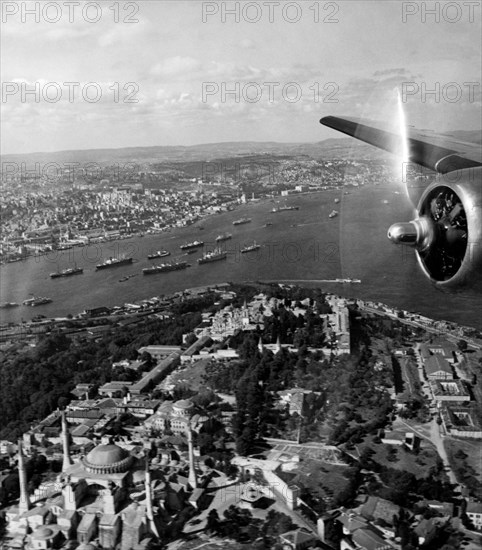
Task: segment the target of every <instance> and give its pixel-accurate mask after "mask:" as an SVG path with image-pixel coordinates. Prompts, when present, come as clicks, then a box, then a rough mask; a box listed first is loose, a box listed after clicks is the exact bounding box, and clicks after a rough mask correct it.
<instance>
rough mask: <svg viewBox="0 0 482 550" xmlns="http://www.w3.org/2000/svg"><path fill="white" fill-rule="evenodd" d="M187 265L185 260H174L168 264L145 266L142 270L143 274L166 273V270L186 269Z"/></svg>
mask: <svg viewBox="0 0 482 550" xmlns="http://www.w3.org/2000/svg"><path fill="white" fill-rule="evenodd" d="M186 267H189V264H188V263H187V262H176V263H169V264H160V265H153V266H152V267H145V268H144V269H143V270H142V273H143V274H144V275H154V274H155V273H167V272H168V271H179V270H180V269H186Z"/></svg>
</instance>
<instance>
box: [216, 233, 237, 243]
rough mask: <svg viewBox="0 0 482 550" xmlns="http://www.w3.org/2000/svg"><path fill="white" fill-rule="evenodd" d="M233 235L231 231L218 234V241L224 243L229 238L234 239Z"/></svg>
mask: <svg viewBox="0 0 482 550" xmlns="http://www.w3.org/2000/svg"><path fill="white" fill-rule="evenodd" d="M232 238H233V235H232V234H231V233H223V234H222V235H218V236H217V237H216V242H217V243H222V242H223V241H229V239H232Z"/></svg>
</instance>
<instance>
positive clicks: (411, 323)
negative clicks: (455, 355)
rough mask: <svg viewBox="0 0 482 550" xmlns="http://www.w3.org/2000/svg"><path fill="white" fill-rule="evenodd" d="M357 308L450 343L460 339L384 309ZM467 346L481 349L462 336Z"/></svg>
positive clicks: (455, 342) (481, 345)
mask: <svg viewBox="0 0 482 550" xmlns="http://www.w3.org/2000/svg"><path fill="white" fill-rule="evenodd" d="M359 308H360V309H362V310H364V311H366V312H368V313H373V314H374V315H381V316H383V317H389V318H390V319H394V320H395V319H396V320H397V321H400V322H401V323H404V324H405V325H410V326H413V327H418V328H421V329H423V330H426V331H427V332H431V333H432V334H437V335H438V336H443V337H444V338H447V340H450V341H451V342H452V343H454V344H457V342H458V341H459V340H460V339H461V337H460V336H456V335H453V334H450V332H446V331H442V330H439V329H436V328H432V327H430V326H427V325H425V324H423V323H417V322H416V321H410V320H409V319H400V318H399V317H398V316H397V315H395V314H393V313H387V312H386V311H380V310H379V309H375V308H373V307H370V306H367V305H359ZM463 339H464V340H465V341H466V342H467V344H468V345H469V347H472V348H474V349H478V350H480V349H482V344H478V343H477V342H475V341H474V340H472V339H470V338H467V337H466V336H464V338H463Z"/></svg>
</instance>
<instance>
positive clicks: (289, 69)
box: [1, 0, 482, 154]
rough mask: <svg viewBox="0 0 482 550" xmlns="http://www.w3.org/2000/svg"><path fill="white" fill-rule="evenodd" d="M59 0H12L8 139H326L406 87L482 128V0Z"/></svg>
mask: <svg viewBox="0 0 482 550" xmlns="http://www.w3.org/2000/svg"><path fill="white" fill-rule="evenodd" d="M48 4H49V5H50V8H49V9H48V11H45V10H43V8H42V6H43V5H46V4H45V3H39V5H40V8H39V11H38V22H36V21H35V17H36V16H35V15H33V14H31V13H30V14H29V13H26V11H28V10H33V9H35V2H3V3H2V33H1V52H2V53H1V65H2V69H1V78H2V99H1V101H2V102H1V120H2V129H1V143H2V145H1V152H2V154H14V153H28V152H37V151H45V152H49V151H60V150H71V149H102V148H120V147H138V146H156V145H160V146H162V145H195V144H201V143H215V142H223V141H279V142H313V141H321V140H323V139H327V138H331V137H339V135H337V134H336V133H335V132H334V131H332V130H329V129H328V128H324V127H322V126H321V125H320V124H319V119H320V118H321V117H322V116H326V115H329V114H332V115H348V116H364V117H368V118H378V119H381V120H391V119H393V117H395V116H396V113H397V109H396V101H397V89H398V90H400V91H401V93H402V95H403V99H404V106H405V110H406V114H407V121H408V123H409V124H411V125H414V126H417V127H419V128H431V129H433V130H435V131H441V132H444V131H450V130H455V129H458V130H462V129H465V130H478V129H480V120H481V112H482V111H481V68H480V67H481V65H482V52H481V41H480V35H481V32H482V31H481V13H480V11H481V7H480V3H472V4H470V3H467V2H465V3H464V2H460V3H456V2H450V3H444V2H439V3H438V5H439V8H438V12H439V13H430V11H428V12H427V13H422V11H423V10H422V9H421V5H422V4H425V5H426V7H427V9H434V7H435V5H436V3H435V2H425V3H415V2H401V1H398V0H396V1H391V2H382V1H368V2H365V1H357V2H355V1H350V0H342V1H339V2H316V1H313V2H312V1H309V2H307V1H304V0H300V1H298V2H279V3H278V2H264V1H260V2H246V1H243V2H201V1H197V0H192V1H182V2H180V1H177V0H176V1H167V0H157V1H141V2H114V1H112V2H111V1H106V2H99V3H98V4H96V3H95V2H80V5H79V6H71V9H72V11H71V12H70V13H69V10H68V6H67V5H66V4H68V3H66V2H49V3H48ZM278 4H280V5H278ZM96 5H97V8H96ZM99 7H100V10H99ZM16 9H17V11H15V10H16ZM436 9H437V8H436ZM226 10H227V11H226ZM229 10H238V13H237V14H235V13H232V12H231V13H228V12H229ZM437 15H438V17H439V22H436V20H435V19H436V17H437ZM69 16H70V17H71V19H72V22H70V21H69ZM236 17H238V21H236V20H235V18H236ZM424 17H425V22H424V21H423V18H424ZM317 18H318V22H315V20H316V19H317ZM22 19H24V21H25V22H22ZM56 19H58V21H56ZM86 19H90V20H91V21H93V20H95V19H99V20H98V21H97V22H89V21H88V20H86ZM115 19H118V20H119V22H117V23H116V22H115ZM223 19H224V22H223ZM258 19H259V20H258ZM270 19H271V21H272V22H270ZM124 20H126V22H124ZM135 20H137V21H138V22H131V23H129V22H127V21H135ZM55 21H56V22H55ZM336 21H337V22H336ZM69 82H70V83H79V85H78V86H76V85H73V84H70V85H69V84H65V83H69ZM87 83H93V84H90V85H89V86H88V87H86V85H87ZM115 83H118V84H115ZM128 83H131V84H128ZM126 84H127V87H126V89H124V85H126ZM26 85H27V86H28V88H27V90H35V86H37V92H36V93H31V94H27V95H26V96H25V98H23V99H24V100H23V101H22V97H21V92H22V88H23V89H24V91H25V86H26ZM283 89H284V92H283ZM424 89H425V90H426V96H425V97H424ZM81 90H83V91H84V93H86V94H87V99H86V98H84V97H82V93H81ZM69 91H70V94H71V99H72V101H69ZM230 91H233V92H234V93H229V92H230ZM59 92H60V93H61V96H62V97H61V99H59V100H58V101H57V100H56V98H55V95H56V94H58V93H59ZM96 94H98V96H99V98H100V99H99V101H97V102H95V101H94V98H95V95H96ZM100 94H101V95H100ZM128 94H130V98H131V100H138V101H137V102H128V101H124V100H125V99H128ZM297 94H298V95H300V97H299V98H298V99H297V98H296V95H297ZM117 96H118V97H117ZM49 99H50V101H49ZM89 99H90V101H89ZM116 99H118V101H116ZM37 100H38V101H37Z"/></svg>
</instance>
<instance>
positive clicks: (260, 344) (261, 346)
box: [258, 336, 264, 353]
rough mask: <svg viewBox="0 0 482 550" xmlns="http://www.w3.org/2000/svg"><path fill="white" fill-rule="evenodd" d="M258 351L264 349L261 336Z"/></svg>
mask: <svg viewBox="0 0 482 550" xmlns="http://www.w3.org/2000/svg"><path fill="white" fill-rule="evenodd" d="M258 351H259V353H263V351H264V346H263V339H262V338H261V336H260V337H259V342H258Z"/></svg>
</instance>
